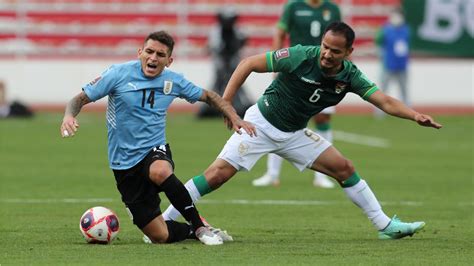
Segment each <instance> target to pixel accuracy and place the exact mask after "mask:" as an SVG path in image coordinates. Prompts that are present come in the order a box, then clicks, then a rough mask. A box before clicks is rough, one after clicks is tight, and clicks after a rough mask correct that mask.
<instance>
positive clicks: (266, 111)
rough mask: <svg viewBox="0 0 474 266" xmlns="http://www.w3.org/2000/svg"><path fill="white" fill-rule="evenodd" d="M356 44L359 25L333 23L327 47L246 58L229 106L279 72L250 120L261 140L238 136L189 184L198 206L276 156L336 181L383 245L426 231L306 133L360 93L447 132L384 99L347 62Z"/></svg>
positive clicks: (168, 214)
mask: <svg viewBox="0 0 474 266" xmlns="http://www.w3.org/2000/svg"><path fill="white" fill-rule="evenodd" d="M354 38H355V34H354V31H353V30H352V28H351V27H349V26H348V25H347V24H345V23H343V22H333V23H331V24H330V25H329V26H328V27H327V28H326V31H325V33H324V34H323V41H322V45H321V46H301V45H296V46H293V47H290V48H284V49H280V50H277V51H271V52H268V53H265V54H260V55H255V56H251V57H249V58H246V59H244V60H242V61H241V62H240V64H239V66H238V67H237V69H236V70H235V71H234V73H233V74H232V77H231V79H230V80H229V83H228V84H227V87H226V90H225V92H224V96H223V98H224V99H225V100H227V101H229V102H232V98H233V97H234V96H235V93H236V91H237V90H238V89H239V88H240V86H241V85H242V84H243V83H244V81H245V80H246V79H247V77H248V76H249V75H250V74H251V73H252V72H256V73H262V72H278V73H279V74H278V76H277V78H276V79H275V80H274V81H273V82H272V83H271V84H270V85H269V86H268V88H267V89H266V90H265V92H264V93H263V95H262V96H261V97H260V98H259V100H258V101H257V104H256V105H254V106H252V107H250V108H249V109H248V110H247V112H246V114H245V118H244V119H245V120H246V121H250V122H252V123H253V124H254V125H255V126H256V128H257V135H256V136H251V135H248V134H241V135H239V134H233V135H232V136H231V137H230V139H229V140H228V141H227V143H226V144H225V146H224V148H223V149H222V151H221V153H220V154H219V155H218V157H217V159H216V160H215V161H214V162H213V163H212V164H211V165H210V166H209V167H208V168H207V170H206V171H204V173H203V174H202V175H199V176H196V177H194V178H193V179H191V180H189V181H188V182H186V185H185V186H186V188H187V189H188V190H189V191H190V193H191V197H192V198H193V199H195V201H196V200H198V199H199V198H201V197H202V196H203V195H205V194H207V193H210V192H212V191H213V190H215V189H217V188H219V187H220V186H221V185H223V184H224V183H225V182H227V181H228V180H229V179H231V178H232V177H233V176H234V175H235V174H236V173H237V172H238V171H249V170H250V169H252V167H253V166H254V165H255V163H256V162H257V161H258V160H259V159H260V158H261V157H262V156H263V155H265V154H268V153H270V152H273V153H275V154H277V155H279V156H281V157H283V158H284V159H286V160H288V161H289V162H290V163H291V164H293V165H294V166H295V167H296V168H297V169H298V170H300V171H303V170H304V169H306V168H309V169H311V170H314V171H318V172H322V173H325V174H327V175H329V176H331V177H333V178H334V179H336V181H337V182H338V183H339V184H340V186H341V187H342V188H343V190H344V192H345V193H346V195H347V196H348V198H349V199H351V200H352V202H354V203H355V205H356V206H358V207H359V208H361V210H363V212H364V213H365V214H366V215H367V217H368V218H369V220H370V221H371V222H372V223H373V225H374V226H375V228H377V230H378V237H379V238H380V239H398V238H403V237H406V236H411V235H413V234H415V233H416V232H418V231H419V230H421V229H422V228H423V227H424V226H425V223H424V222H413V223H406V222H402V221H400V220H399V219H398V218H397V217H396V216H394V217H393V218H392V219H390V218H389V217H388V216H387V215H386V214H385V213H384V211H383V210H382V207H381V206H380V204H379V202H378V200H377V198H376V197H375V195H374V193H373V192H372V190H371V188H370V187H369V185H368V184H367V182H366V181H365V180H364V179H362V177H361V176H360V175H359V174H358V172H357V171H356V170H355V167H354V165H353V164H352V162H351V161H350V160H348V159H346V158H345V157H344V156H343V155H342V154H341V153H340V152H339V151H338V150H337V149H336V148H335V147H334V146H332V144H331V143H330V142H328V141H327V140H326V139H324V138H322V137H321V136H320V135H318V134H316V133H315V132H313V131H312V130H310V129H308V128H306V126H307V124H308V121H309V120H310V119H311V117H312V116H314V115H315V114H317V113H319V112H321V111H322V110H323V109H324V108H327V107H329V106H333V105H336V104H338V103H339V102H340V101H341V100H342V99H343V98H344V97H345V95H346V94H347V93H354V94H357V95H359V96H360V97H361V98H362V99H364V100H366V101H368V102H370V103H371V104H373V105H375V106H376V107H378V108H380V109H381V110H383V111H384V112H386V113H388V114H390V115H393V116H396V117H399V118H404V119H408V120H412V121H414V122H416V123H417V124H419V125H421V126H425V127H432V128H441V125H440V124H438V123H437V122H435V121H434V120H433V118H431V117H430V116H429V115H425V114H422V113H418V112H416V111H415V110H413V109H411V108H409V107H407V106H406V105H404V104H403V103H402V102H400V101H398V100H396V99H394V98H392V97H390V96H388V95H386V94H384V93H383V92H382V91H380V90H379V89H378V88H377V86H376V85H375V84H374V83H373V82H372V81H370V80H369V79H368V78H367V77H366V76H365V75H364V74H363V73H362V72H361V71H360V70H359V69H358V68H357V67H356V66H355V65H354V64H353V63H352V62H351V61H349V60H347V58H348V57H349V56H350V54H351V53H352V51H353V47H352V44H353V42H354ZM177 215H179V213H178V212H177V211H176V210H174V209H173V208H172V207H168V209H167V210H166V211H165V212H164V213H163V216H164V218H165V220H168V219H175V218H176V216H177Z"/></svg>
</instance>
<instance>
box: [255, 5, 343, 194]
mask: <svg viewBox="0 0 474 266" xmlns="http://www.w3.org/2000/svg"><path fill="white" fill-rule="evenodd" d="M340 20H341V12H340V10H339V7H338V6H337V5H336V4H334V3H332V2H331V1H326V0H300V1H288V3H287V4H286V5H285V7H284V10H283V14H282V15H281V17H280V19H279V21H278V23H277V29H276V32H275V35H274V38H273V47H272V48H273V50H279V49H281V48H283V47H284V46H283V45H284V41H285V40H286V38H287V37H289V40H290V46H295V45H297V44H301V45H320V44H321V39H322V36H323V31H324V29H325V28H326V27H327V26H328V25H329V24H330V23H331V22H334V21H340ZM335 112H336V107H334V106H330V107H328V108H325V109H324V110H322V111H321V112H320V113H318V114H316V115H315V116H314V117H313V120H314V123H315V124H316V133H318V135H320V136H321V137H323V138H325V139H326V140H327V141H329V142H331V143H332V142H333V135H332V130H331V115H332V114H333V113H335ZM282 162H283V158H281V157H280V156H278V155H276V154H274V153H270V154H268V160H267V171H266V173H265V174H264V175H263V176H262V177H259V178H257V179H255V180H253V181H252V184H253V185H254V186H269V185H278V184H279V183H280V180H279V176H280V169H281V165H282ZM313 185H314V186H316V187H322V188H333V187H335V184H334V183H333V182H332V181H331V180H330V178H328V176H327V175H325V174H323V173H320V172H314V179H313Z"/></svg>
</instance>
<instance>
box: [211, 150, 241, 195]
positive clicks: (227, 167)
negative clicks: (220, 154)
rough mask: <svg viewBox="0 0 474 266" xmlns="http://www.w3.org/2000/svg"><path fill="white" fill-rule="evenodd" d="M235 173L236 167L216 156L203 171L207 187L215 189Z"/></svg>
mask: <svg viewBox="0 0 474 266" xmlns="http://www.w3.org/2000/svg"><path fill="white" fill-rule="evenodd" d="M236 173H237V169H235V168H234V166H232V165H231V164H230V163H228V162H227V161H225V160H223V159H220V158H217V159H216V160H215V161H214V162H213V163H212V164H211V165H210V166H209V167H208V168H207V169H206V171H204V176H205V177H206V181H207V184H208V185H209V187H210V188H211V189H212V190H215V189H217V188H219V187H220V186H222V185H223V184H224V183H225V182H227V181H229V179H231V178H232V177H233V176H234V175H235V174H236Z"/></svg>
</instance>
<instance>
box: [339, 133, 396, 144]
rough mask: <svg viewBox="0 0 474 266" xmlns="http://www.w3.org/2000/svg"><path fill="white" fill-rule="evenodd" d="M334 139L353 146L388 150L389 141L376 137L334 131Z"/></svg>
mask: <svg viewBox="0 0 474 266" xmlns="http://www.w3.org/2000/svg"><path fill="white" fill-rule="evenodd" d="M333 133H334V139H335V140H339V141H344V142H349V143H354V144H360V145H366V146H371V147H378V148H389V147H390V145H391V144H390V141H388V140H387V139H383V138H378V137H371V136H365V135H359V134H355V133H349V132H344V131H339V130H334V131H333Z"/></svg>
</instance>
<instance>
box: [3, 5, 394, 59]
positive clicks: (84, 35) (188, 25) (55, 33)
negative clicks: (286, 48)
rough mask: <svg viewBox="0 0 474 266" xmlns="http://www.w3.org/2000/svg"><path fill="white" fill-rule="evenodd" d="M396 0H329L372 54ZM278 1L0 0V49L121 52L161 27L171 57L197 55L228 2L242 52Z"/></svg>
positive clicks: (266, 25) (257, 45)
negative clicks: (171, 46) (173, 45)
mask: <svg viewBox="0 0 474 266" xmlns="http://www.w3.org/2000/svg"><path fill="white" fill-rule="evenodd" d="M399 1H400V0H337V1H335V2H337V3H338V4H340V6H341V10H342V14H343V16H344V20H345V21H347V22H349V23H351V24H352V25H353V26H354V28H355V30H356V34H357V35H358V39H357V42H356V47H357V50H358V53H357V54H358V55H372V54H373V53H374V49H373V47H374V45H373V36H374V34H375V30H376V29H377V27H379V26H380V25H381V24H382V23H383V22H384V21H385V19H386V17H387V15H388V14H389V12H390V10H391V9H392V8H393V7H394V6H396V5H398V4H399ZM285 2H286V1H285V0H176V1H171V0H2V1H1V2H0V56H45V57H49V56H52V57H57V56H59V57H68V56H80V57H83V56H91V57H110V56H127V55H130V54H134V53H135V52H136V47H137V46H138V45H140V43H141V41H142V39H143V36H144V35H146V34H147V33H149V32H151V31H155V30H158V29H165V30H167V31H169V32H171V33H172V34H173V35H174V36H175V38H176V41H177V46H178V47H179V48H178V49H176V51H177V54H176V56H185V57H203V56H206V55H207V50H206V49H205V47H206V42H207V35H208V32H209V27H210V26H212V25H213V24H214V23H215V21H216V20H215V14H216V13H217V12H218V10H220V9H222V8H225V7H229V6H230V7H232V8H233V9H235V11H236V12H237V13H238V14H239V15H240V17H239V26H240V28H241V29H242V31H243V32H244V33H245V34H246V35H247V36H249V41H248V44H247V47H246V49H245V51H244V53H245V54H254V53H259V52H263V51H266V50H268V48H269V47H270V46H271V42H272V34H273V30H274V27H275V23H276V21H277V19H278V17H279V15H280V12H281V10H282V6H283V4H284V3H285Z"/></svg>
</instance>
